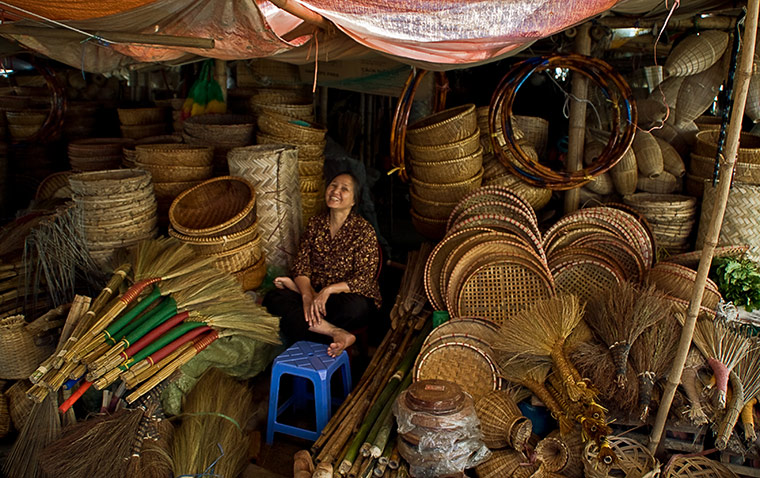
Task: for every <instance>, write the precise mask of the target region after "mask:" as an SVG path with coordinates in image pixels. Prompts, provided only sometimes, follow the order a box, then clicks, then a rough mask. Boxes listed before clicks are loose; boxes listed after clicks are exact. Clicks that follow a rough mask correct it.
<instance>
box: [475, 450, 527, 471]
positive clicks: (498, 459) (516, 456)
mask: <svg viewBox="0 0 760 478" xmlns="http://www.w3.org/2000/svg"><path fill="white" fill-rule="evenodd" d="M475 470H476V471H477V473H478V476H479V477H481V478H503V477H505V476H509V477H512V478H529V477H530V476H532V475H533V474H534V473H535V472H536V471H537V470H538V464H537V463H532V462H531V461H530V460H529V459H528V458H527V457H526V456H525V455H523V454H522V453H521V452H519V451H516V450H493V452H492V453H491V458H489V459H488V460H487V461H485V462H484V463H481V464H480V465H478V466H476V467H475Z"/></svg>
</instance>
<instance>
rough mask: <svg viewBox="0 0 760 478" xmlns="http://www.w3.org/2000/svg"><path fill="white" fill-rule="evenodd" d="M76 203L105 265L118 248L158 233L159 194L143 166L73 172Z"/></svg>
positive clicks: (99, 261)
mask: <svg viewBox="0 0 760 478" xmlns="http://www.w3.org/2000/svg"><path fill="white" fill-rule="evenodd" d="M69 184H70V185H71V190H72V191H73V193H74V196H73V198H74V203H75V204H76V206H77V207H78V208H80V209H81V211H82V217H83V228H84V234H85V239H86V242H87V247H88V250H89V252H90V255H91V256H92V258H93V259H94V260H95V262H96V263H97V264H98V265H100V266H104V265H106V264H108V261H109V260H110V259H111V256H112V255H113V251H114V250H115V249H118V248H121V247H126V246H131V245H133V244H136V243H138V242H140V241H141V240H143V239H149V238H151V237H155V236H156V233H157V232H158V230H157V227H156V223H157V222H156V220H157V218H156V198H155V196H154V195H153V183H152V180H151V175H150V173H149V172H147V171H143V170H140V169H118V170H106V171H95V172H87V173H79V174H72V175H71V176H70V177H69Z"/></svg>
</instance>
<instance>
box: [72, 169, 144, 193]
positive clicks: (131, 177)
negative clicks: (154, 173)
mask: <svg viewBox="0 0 760 478" xmlns="http://www.w3.org/2000/svg"><path fill="white" fill-rule="evenodd" d="M150 183H151V174H150V173H149V172H148V171H145V170H140V169H114V170H108V171H95V172H87V173H78V174H72V175H71V176H69V185H70V186H71V190H72V191H73V192H74V193H75V194H78V195H80V196H108V195H119V194H127V193H131V192H134V191H136V190H139V189H143V188H146V187H147V186H148V185H150Z"/></svg>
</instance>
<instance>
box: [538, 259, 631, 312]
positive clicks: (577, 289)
mask: <svg viewBox="0 0 760 478" xmlns="http://www.w3.org/2000/svg"><path fill="white" fill-rule="evenodd" d="M552 273H553V274H554V283H555V284H556V288H557V293H566V294H573V295H576V296H577V297H578V299H579V300H580V301H581V303H585V302H587V301H588V300H589V299H591V298H592V297H597V296H598V295H599V294H600V293H601V292H603V291H606V290H609V289H610V287H612V286H614V285H617V284H619V283H620V282H622V281H623V280H624V277H622V275H621V274H620V272H619V271H618V270H616V269H615V268H614V267H613V266H610V265H609V264H608V263H607V262H606V261H604V260H603V259H600V258H598V257H593V256H592V257H588V258H586V257H577V258H568V259H566V260H565V261H562V262H559V263H557V264H556V265H555V268H553V269H552Z"/></svg>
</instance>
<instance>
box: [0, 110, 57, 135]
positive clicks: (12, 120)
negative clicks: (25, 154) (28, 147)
mask: <svg viewBox="0 0 760 478" xmlns="http://www.w3.org/2000/svg"><path fill="white" fill-rule="evenodd" d="M48 114H49V112H48V111H44V110H27V111H7V112H6V113H5V117H6V118H7V120H8V131H9V132H10V134H11V139H13V140H14V141H24V140H27V139H29V138H31V137H33V136H34V135H36V134H37V132H38V131H39V130H40V128H41V127H42V123H44V122H45V119H47V117H48Z"/></svg>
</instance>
